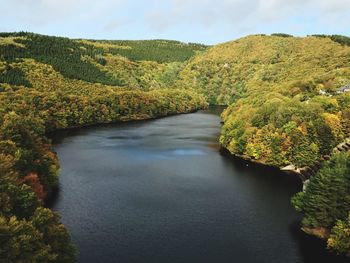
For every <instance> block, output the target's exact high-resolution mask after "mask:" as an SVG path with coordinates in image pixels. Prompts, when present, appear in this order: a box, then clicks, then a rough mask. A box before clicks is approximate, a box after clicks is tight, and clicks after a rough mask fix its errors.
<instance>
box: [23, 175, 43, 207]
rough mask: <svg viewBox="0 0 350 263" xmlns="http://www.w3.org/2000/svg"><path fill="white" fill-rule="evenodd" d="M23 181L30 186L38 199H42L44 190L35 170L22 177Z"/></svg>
mask: <svg viewBox="0 0 350 263" xmlns="http://www.w3.org/2000/svg"><path fill="white" fill-rule="evenodd" d="M23 182H24V183H25V184H27V185H29V186H30V187H32V189H33V192H34V193H35V194H36V196H37V197H38V198H39V199H40V200H44V198H45V196H46V193H45V192H44V187H43V185H42V184H41V183H40V179H39V177H38V174H37V173H35V172H31V173H29V174H27V175H26V176H25V177H24V179H23Z"/></svg>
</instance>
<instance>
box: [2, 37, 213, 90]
mask: <svg viewBox="0 0 350 263" xmlns="http://www.w3.org/2000/svg"><path fill="white" fill-rule="evenodd" d="M205 49H206V46H204V45H199V44H186V43H181V42H177V41H168V40H147V41H95V40H94V41H93V40H72V39H68V38H62V37H50V36H44V35H38V34H32V33H0V54H1V55H0V61H1V62H2V63H3V64H2V67H1V68H0V70H1V69H2V70H1V71H0V83H1V82H5V83H9V84H12V85H26V86H30V83H28V81H27V80H26V78H25V76H24V74H23V73H22V71H21V70H19V69H18V66H19V65H21V64H23V63H22V61H21V59H32V60H34V61H36V62H37V63H41V64H45V65H49V66H51V67H52V68H53V69H54V70H55V71H57V72H59V73H60V74H61V75H63V77H65V78H67V79H76V80H83V81H86V82H90V83H101V84H105V85H113V86H125V87H127V88H130V87H135V88H141V89H147V88H151V87H153V86H154V87H155V88H158V87H159V86H165V85H167V84H168V83H169V82H171V81H172V79H171V78H174V77H175V76H176V74H177V71H178V70H179V68H180V67H181V65H182V63H183V62H185V61H187V60H188V59H190V58H191V57H193V56H194V55H195V54H196V53H197V52H200V51H203V50H205ZM18 64H19V65H18ZM154 79H156V80H158V81H159V83H155V81H154Z"/></svg>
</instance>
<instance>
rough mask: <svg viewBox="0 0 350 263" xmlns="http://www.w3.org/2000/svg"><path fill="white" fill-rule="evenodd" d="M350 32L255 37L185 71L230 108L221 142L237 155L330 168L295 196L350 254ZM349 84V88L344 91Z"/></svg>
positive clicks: (331, 242)
mask: <svg viewBox="0 0 350 263" xmlns="http://www.w3.org/2000/svg"><path fill="white" fill-rule="evenodd" d="M349 83H350V38H349V37H345V36H325V35H317V36H309V37H304V38H300V37H292V36H290V35H286V34H274V35H272V36H265V35H254V36H248V37H244V38H241V39H238V40H235V41H231V42H227V43H224V44H220V45H217V46H214V47H212V48H209V49H208V50H207V51H205V52H203V53H201V54H199V55H198V56H196V57H195V58H194V59H192V60H191V61H190V62H189V63H188V64H187V65H186V66H185V68H184V69H183V70H182V71H181V72H180V74H179V79H178V81H177V85H178V87H183V86H185V85H187V86H186V87H189V86H190V87H192V88H193V89H195V90H197V91H199V92H201V93H202V94H204V95H205V96H206V98H207V100H208V101H209V102H210V103H211V104H225V105H229V107H228V108H227V109H226V110H225V111H224V113H223V114H222V118H223V121H224V125H223V128H222V130H221V137H220V142H221V144H222V146H223V147H225V148H226V149H227V150H228V151H230V152H231V153H232V154H234V155H238V156H241V157H244V158H246V159H249V160H254V161H256V162H259V163H263V164H268V165H272V166H276V167H280V168H282V167H284V166H287V165H288V166H289V165H293V166H296V167H304V166H312V165H313V164H315V163H317V162H318V163H320V162H321V164H322V165H323V168H322V169H321V170H320V171H319V172H318V173H317V175H316V176H314V177H312V178H311V180H310V183H309V184H308V185H307V186H306V187H305V191H304V192H302V193H300V194H298V195H297V196H296V197H295V198H294V199H293V204H294V206H295V207H296V209H297V210H298V211H301V212H302V213H303V214H304V216H305V217H304V219H303V221H302V227H303V229H304V231H305V232H307V233H311V234H314V235H316V236H318V237H321V238H324V239H326V240H327V244H328V248H330V249H332V250H335V251H336V252H338V253H347V254H348V255H350V234H349V233H350V190H349V189H350V154H349V153H343V154H334V156H332V158H331V159H330V161H328V162H322V160H323V157H325V159H329V156H328V155H330V154H331V153H332V149H333V147H335V146H336V145H338V144H339V143H341V142H343V141H344V139H345V138H348V137H349V136H350V92H349V91H347V92H346V89H341V88H342V87H346V86H347V85H348V84H349ZM342 90H343V91H344V92H342Z"/></svg>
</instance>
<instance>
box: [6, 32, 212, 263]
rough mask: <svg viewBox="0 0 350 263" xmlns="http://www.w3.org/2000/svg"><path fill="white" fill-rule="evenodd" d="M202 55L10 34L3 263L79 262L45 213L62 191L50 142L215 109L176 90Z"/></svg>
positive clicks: (191, 50) (184, 48) (189, 47)
mask: <svg viewBox="0 0 350 263" xmlns="http://www.w3.org/2000/svg"><path fill="white" fill-rule="evenodd" d="M203 49H205V47H204V46H202V45H196V44H183V43H180V42H176V41H163V40H156V41H91V40H71V39H67V38H58V37H48V36H42V35H37V34H30V33H13V34H12V33H10V34H8V33H6V34H0V232H1V233H0V236H1V237H0V247H1V249H0V261H1V262H75V261H76V252H75V249H74V248H73V247H72V245H71V243H70V236H69V234H68V232H67V230H66V229H65V227H64V226H63V225H62V224H61V223H60V218H59V216H58V215H57V214H55V213H54V212H52V211H51V210H50V209H46V208H43V203H44V200H45V199H46V198H47V197H49V196H50V195H51V193H52V191H53V190H54V189H55V188H56V187H57V186H58V171H59V163H58V158H57V156H56V154H55V153H54V152H53V150H52V147H51V142H50V140H49V139H48V138H47V134H48V133H49V132H52V131H55V130H58V129H66V128H73V127H80V126H86V125H94V124H99V123H111V122H118V121H129V120H143V119H151V118H157V117H161V116H167V115H171V114H178V113H187V112H191V111H195V110H197V109H201V108H205V107H206V106H207V103H206V101H205V99H204V97H203V96H200V95H198V94H196V93H194V92H192V91H187V90H177V89H170V88H169V86H170V85H171V84H172V83H173V82H174V80H175V78H176V76H177V73H178V71H179V70H180V69H181V67H182V66H183V63H185V61H186V60H187V59H189V58H190V57H192V56H193V55H195V54H196V52H199V51H201V50H203Z"/></svg>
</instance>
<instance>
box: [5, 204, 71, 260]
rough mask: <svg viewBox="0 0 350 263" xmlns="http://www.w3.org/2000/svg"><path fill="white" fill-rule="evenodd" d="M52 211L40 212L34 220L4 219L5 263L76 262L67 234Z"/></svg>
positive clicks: (39, 210) (43, 210)
mask: <svg viewBox="0 0 350 263" xmlns="http://www.w3.org/2000/svg"><path fill="white" fill-rule="evenodd" d="M58 220H59V217H58V216H57V215H56V214H55V213H53V212H52V211H51V210H49V209H44V208H38V209H37V210H36V211H35V213H34V216H33V218H32V219H31V220H18V219H17V218H16V217H11V218H9V219H7V218H6V217H3V216H0V260H1V262H4V263H5V262H8V263H11V262H28V263H30V262H33V263H35V262H52V263H61V262H62V263H63V262H64V263H70V262H75V261H76V259H75V257H76V252H75V249H74V248H73V247H72V246H71V245H70V237H69V234H68V232H67V230H66V229H65V228H64V226H63V225H62V224H60V223H59V222H58Z"/></svg>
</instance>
